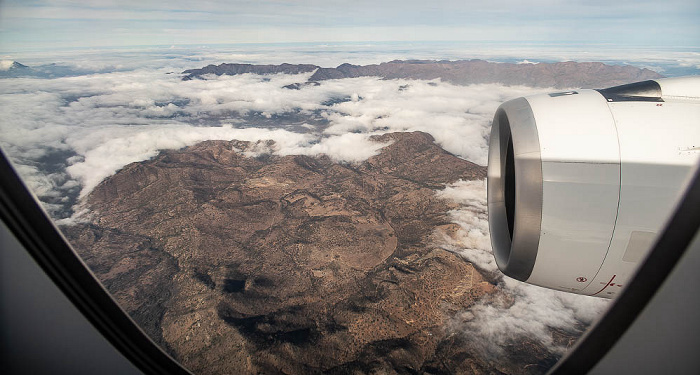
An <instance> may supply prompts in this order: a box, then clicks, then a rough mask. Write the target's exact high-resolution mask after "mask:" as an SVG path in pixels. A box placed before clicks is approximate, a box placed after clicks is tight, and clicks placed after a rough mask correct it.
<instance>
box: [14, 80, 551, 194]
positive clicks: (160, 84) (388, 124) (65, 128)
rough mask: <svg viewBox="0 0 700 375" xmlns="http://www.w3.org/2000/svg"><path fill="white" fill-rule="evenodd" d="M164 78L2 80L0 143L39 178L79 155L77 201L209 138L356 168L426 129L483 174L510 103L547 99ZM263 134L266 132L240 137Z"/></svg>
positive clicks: (504, 92) (70, 173) (451, 89)
mask: <svg viewBox="0 0 700 375" xmlns="http://www.w3.org/2000/svg"><path fill="white" fill-rule="evenodd" d="M167 72H168V70H167V69H163V68H161V69H151V68H143V69H137V70H131V71H123V72H114V73H103V74H91V75H85V76H77V77H65V78H56V79H32V78H17V79H7V80H4V82H3V85H2V86H1V87H0V115H2V118H3V122H2V123H0V132H1V133H2V136H1V137H0V144H1V145H2V147H3V148H4V149H5V150H6V151H7V152H8V153H9V154H10V155H11V156H12V157H13V159H14V160H15V162H17V163H19V164H24V165H30V166H34V167H37V166H38V164H37V163H39V160H40V159H41V158H42V157H48V156H50V157H54V156H52V155H54V154H55V153H56V152H57V151H63V152H66V153H68V154H67V155H68V156H67V157H70V156H73V155H77V156H78V159H71V161H70V163H69V162H68V161H64V162H63V164H65V165H64V169H65V171H64V172H63V174H64V175H65V176H64V177H65V178H68V179H71V178H72V180H73V181H74V182H75V181H79V182H80V183H81V185H82V190H81V196H84V195H85V194H87V193H88V192H89V191H90V190H91V189H92V188H94V187H95V186H96V185H97V184H98V183H99V182H100V181H101V180H102V179H104V178H105V177H107V176H109V175H111V174H113V173H114V172H115V171H117V170H118V169H120V168H122V167H123V166H125V165H126V164H128V163H131V162H136V161H141V160H145V159H147V158H150V157H153V156H154V155H156V154H157V152H158V151H159V150H162V149H176V148H181V147H185V146H188V145H191V144H194V143H196V142H199V141H202V140H205V139H233V138H237V139H241V140H251V141H254V140H261V139H268V138H269V139H274V140H275V141H276V142H278V149H277V150H276V151H275V152H276V153H277V154H279V155H289V154H293V153H296V154H308V155H316V154H319V153H325V154H328V155H330V156H331V157H332V158H334V159H335V160H340V161H346V162H359V161H362V160H364V159H366V158H368V157H370V156H372V155H374V154H376V153H377V152H378V149H379V148H381V147H382V145H379V144H375V143H373V142H370V141H369V140H368V137H369V136H370V135H372V134H379V133H385V132H392V131H415V130H420V131H424V132H428V133H430V134H432V135H433V136H434V137H435V139H436V140H437V142H438V143H439V144H441V145H442V146H443V147H444V148H445V149H446V150H448V151H450V152H452V153H454V154H456V155H459V156H461V157H464V158H466V159H469V160H472V161H474V162H476V163H479V164H485V163H486V150H487V138H488V132H489V129H488V128H489V124H490V121H491V117H492V116H493V112H494V111H495V109H496V107H497V106H498V105H499V104H500V103H501V102H502V101H504V100H506V99H508V98H511V97H516V96H521V95H525V94H529V93H532V92H534V91H541V89H537V90H535V89H531V88H526V87H504V86H500V85H474V86H466V87H465V86H454V85H451V84H447V83H442V82H440V81H431V82H427V81H413V80H381V79H378V78H374V77H364V78H356V79H342V80H330V81H323V82H321V83H320V85H317V86H314V85H306V86H302V87H301V88H300V89H299V90H291V89H287V88H284V86H286V85H289V84H293V83H298V82H305V81H306V80H307V79H308V78H309V76H310V75H311V73H307V74H299V75H285V74H277V75H269V76H258V75H254V74H244V75H239V76H220V77H215V76H214V77H209V78H210V79H207V80H196V79H195V80H190V81H182V80H181V79H180V76H179V75H177V74H166V73H167ZM332 103H335V104H332ZM260 121H267V122H265V123H264V124H263V125H260ZM314 122H315V123H316V124H317V125H310V124H311V123H314ZM324 122H325V125H324ZM319 123H320V124H321V125H318V124H319ZM258 125H260V126H264V127H265V129H256V130H252V129H247V130H243V129H234V127H235V128H251V127H255V126H258ZM309 128H312V129H309ZM273 129H277V131H273ZM295 132H302V133H304V134H298V133H295ZM51 173H59V172H56V171H53V172H51ZM59 174H60V173H59ZM35 177H36V176H34V177H32V178H31V181H34V182H31V183H30V184H32V186H33V187H34V188H36V189H38V190H37V191H40V192H41V193H40V195H42V196H49V195H55V194H56V192H58V191H61V189H67V188H65V187H63V185H56V186H55V191H54V192H50V191H49V190H50V189H48V187H50V186H52V185H47V184H46V182H45V181H43V182H42V181H40V180H39V179H37V178H35Z"/></svg>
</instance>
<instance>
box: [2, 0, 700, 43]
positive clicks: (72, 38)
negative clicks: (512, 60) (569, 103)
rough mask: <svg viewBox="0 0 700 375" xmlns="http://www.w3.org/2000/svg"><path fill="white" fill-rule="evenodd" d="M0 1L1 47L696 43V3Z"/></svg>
mask: <svg viewBox="0 0 700 375" xmlns="http://www.w3.org/2000/svg"><path fill="white" fill-rule="evenodd" d="M526 3H527V4H526ZM0 4H1V8H0V30H1V31H0V32H1V34H0V49H1V50H2V51H4V52H13V51H20V50H27V49H31V50H41V49H56V48H59V49H60V48H70V47H109V46H134V45H184V44H218V43H251V42H252V43H283V42H347V41H470V42H475V41H479V42H480V41H486V42H489V41H497V42H523V41H534V42H555V43H564V44H579V43H596V44H597V43H605V44H625V45H630V44H634V45H640V46H666V47H668V46H672V47H696V48H697V47H698V46H699V45H700V43H699V39H700V26H699V25H700V22H699V21H700V2H698V1H697V0H664V1H651V0H634V1H627V0H616V1H607V0H606V1H602V0H579V1H565V0H535V1H530V2H523V1H519V0H489V1H484V0H478V1H473V0H466V1H464V0H463V1H457V0H434V1H425V0H389V1H375V0H355V1H347V0H343V1H337V0H323V1H316V0H311V1H303V0H302V1H291V0H272V1H269V0H265V1H216V0H212V1H206V0H200V1H183V0H170V1H148V0H92V1H72V0H6V1H2V2H0Z"/></svg>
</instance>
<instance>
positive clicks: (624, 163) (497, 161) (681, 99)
mask: <svg viewBox="0 0 700 375" xmlns="http://www.w3.org/2000/svg"><path fill="white" fill-rule="evenodd" d="M699 156H700V77H683V78H670V79H660V80H655V81H645V82H639V83H634V84H630V85H624V86H618V87H613V88H609V89H604V90H576V91H569V92H562V93H555V94H543V95H535V96H531V97H527V98H519V99H515V100H511V101H509V102H506V103H504V104H503V105H501V106H500V107H499V109H498V110H497V112H496V115H495V117H494V121H493V127H492V130H491V139H490V149H489V166H488V207H489V227H490V231H491V242H492V245H493V252H494V256H495V258H496V263H497V264H498V267H499V268H500V269H501V271H503V273H505V274H506V275H508V276H511V277H513V278H515V279H518V280H521V281H525V282H528V283H531V284H536V285H540V286H544V287H548V288H552V289H558V290H563V291H567V292H573V293H579V294H587V295H595V296H600V297H608V298H612V297H614V296H615V295H616V294H618V293H619V292H620V291H621V290H622V288H623V287H624V286H625V284H626V283H627V281H628V280H629V278H630V277H631V276H632V274H633V273H634V271H635V270H636V266H637V264H638V263H639V262H640V260H642V259H643V258H644V257H645V255H646V254H647V252H648V250H649V249H650V248H651V246H652V245H653V243H654V240H655V238H656V234H657V233H658V232H659V231H660V229H661V226H662V224H663V223H664V221H665V219H666V218H667V216H668V215H669V214H670V213H671V209H672V208H673V206H674V204H675V202H676V200H677V199H678V197H679V195H680V194H681V193H682V191H683V188H684V186H685V184H686V180H687V178H689V172H690V170H691V169H692V167H693V166H694V165H695V163H696V162H697V161H698V157H699ZM698 209H699V210H700V207H699V208H698Z"/></svg>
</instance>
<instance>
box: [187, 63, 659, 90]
mask: <svg viewBox="0 0 700 375" xmlns="http://www.w3.org/2000/svg"><path fill="white" fill-rule="evenodd" d="M314 70H315V72H314V74H313V75H312V76H311V77H310V78H309V82H305V83H299V84H295V85H290V86H289V88H299V87H300V86H299V85H300V84H317V83H318V81H323V80H328V79H341V78H355V77H381V78H384V79H397V78H402V79H428V80H430V79H438V78H439V79H441V80H442V81H444V82H449V83H452V84H455V85H470V84H478V83H501V84H504V85H508V86H512V85H524V86H530V87H556V88H605V87H610V86H617V85H622V84H626V83H631V82H637V81H644V80H649V79H656V78H662V77H663V76H661V75H660V74H658V73H656V72H654V71H652V70H649V69H640V68H636V67H633V66H630V65H607V64H604V63H600V62H573V61H566V62H557V63H539V64H513V63H496V62H489V61H484V60H458V61H447V60H443V61H435V60H406V61H402V60H395V61H390V62H385V63H381V64H372V65H352V64H347V63H346V64H342V65H339V66H338V67H336V68H322V67H319V66H315V65H309V64H302V65H293V64H281V65H251V64H220V65H208V66H206V67H204V68H201V69H190V70H186V71H184V72H182V73H183V74H185V76H184V77H183V80H190V79H193V78H202V76H203V75H205V74H215V75H236V74H243V73H255V74H273V73H288V74H298V73H308V72H312V71H314Z"/></svg>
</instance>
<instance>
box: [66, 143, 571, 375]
mask: <svg viewBox="0 0 700 375" xmlns="http://www.w3.org/2000/svg"><path fill="white" fill-rule="evenodd" d="M373 139H374V140H375V141H377V142H381V143H384V144H387V145H386V146H385V147H384V148H382V149H381V151H380V153H379V154H378V155H376V156H373V157H371V158H369V159H368V160H367V161H365V162H363V163H360V164H342V163H337V162H334V161H333V160H331V159H330V158H328V157H326V156H318V157H309V156H300V155H292V156H284V157H279V156H274V155H270V154H260V155H258V156H257V157H247V156H245V155H244V154H243V152H244V151H246V150H252V149H256V150H260V149H265V148H274V143H272V142H262V143H257V144H252V143H249V142H239V141H207V142H203V143H200V144H198V145H195V146H192V147H189V148H186V149H183V150H179V151H165V152H162V153H161V154H160V155H158V156H157V157H155V158H154V159H152V160H149V161H145V162H141V163H133V164H130V165H128V166H126V167H124V168H123V169H122V170H121V171H119V172H118V173H117V174H116V175H114V176H112V177H110V178H108V179H106V180H105V181H103V182H102V183H101V184H100V185H99V186H98V187H97V188H95V189H94V190H93V192H92V193H90V195H89V196H88V197H87V200H86V203H85V205H86V208H88V209H89V210H90V211H91V212H92V213H91V219H90V222H89V223H83V224H79V225H75V226H69V227H65V228H64V231H65V233H66V235H67V237H68V238H69V240H70V241H71V242H72V244H73V245H74V246H75V248H76V249H77V251H78V252H79V253H80V254H81V255H82V256H83V258H84V259H85V261H86V262H87V263H88V264H89V265H90V266H91V268H92V269H93V271H94V272H95V273H96V275H97V276H98V277H99V278H100V279H101V280H102V281H103V283H104V284H105V285H106V286H107V288H108V289H109V290H110V291H111V292H112V293H113V295H114V296H115V298H116V299H117V300H118V301H119V302H120V303H121V304H122V306H124V308H125V309H126V310H127V311H128V312H129V313H130V314H131V315H132V316H133V317H134V319H136V320H137V321H138V322H139V323H140V324H141V325H142V326H143V327H144V329H145V330H146V331H147V332H148V333H149V334H150V335H151V336H152V337H154V339H155V340H157V341H158V342H159V343H160V344H161V345H163V346H164V347H165V348H167V349H168V350H169V351H170V352H171V353H172V354H173V355H174V356H175V357H176V358H178V359H179V360H180V361H182V362H183V363H184V364H185V365H186V366H187V367H189V368H190V369H191V370H193V371H194V372H195V373H198V374H224V373H287V374H308V373H330V374H347V373H357V372H359V373H372V372H374V373H377V372H379V373H413V372H417V373H429V374H446V373H454V372H455V371H456V372H469V373H476V374H489V373H495V372H497V373H506V374H515V373H532V374H535V373H541V372H542V368H548V366H549V365H551V364H552V363H553V362H554V361H556V359H557V356H556V355H554V354H552V353H550V352H549V351H548V350H547V349H546V348H544V347H542V346H541V344H538V343H535V342H530V341H528V340H524V341H522V342H520V343H519V344H518V345H517V346H513V347H512V348H508V349H507V350H508V351H510V354H509V355H508V356H505V357H504V358H503V359H501V360H499V361H498V362H497V363H493V362H491V361H490V359H489V358H484V357H482V356H480V355H479V349H478V348H475V347H473V345H472V344H469V343H467V342H466V341H464V340H462V339H460V337H461V336H460V335H454V332H452V331H450V328H449V325H448V322H449V320H450V319H451V317H452V316H453V315H454V314H456V313H457V312H459V311H463V310H464V309H466V308H468V307H469V306H470V305H472V304H473V303H475V301H477V300H479V299H480V298H484V297H485V296H489V295H492V294H494V293H497V290H496V288H495V287H494V285H493V280H491V279H490V278H489V276H488V275H486V276H484V275H482V274H481V273H480V272H479V271H478V270H477V269H475V268H474V266H472V265H471V264H470V263H468V262H465V261H464V260H463V259H461V258H460V257H459V256H457V255H455V254H453V253H450V252H448V251H445V250H443V249H441V248H439V247H437V246H435V244H434V243H433V242H432V240H431V238H432V237H431V236H432V235H433V233H435V231H442V233H446V234H448V235H449V233H452V232H455V231H456V227H455V226H456V224H452V223H450V221H449V220H448V217H447V212H448V211H449V210H450V209H453V208H455V207H456V206H455V204H454V203H451V202H449V201H445V200H443V199H440V198H438V197H437V195H436V189H441V188H443V187H444V186H445V185H446V184H449V183H452V182H455V181H457V180H460V179H462V180H472V179H483V178H484V177H485V168H484V167H482V166H478V165H476V164H473V163H470V162H468V161H465V160H463V159H460V158H457V157H455V156H454V155H451V154H449V153H448V152H446V151H444V150H442V149H441V148H440V147H439V146H437V145H436V144H435V143H434V141H433V139H432V137H431V136H430V135H428V134H425V133H420V132H414V133H390V134H384V135H381V136H375V137H374V138H373ZM564 336H566V334H564ZM523 358H526V361H527V363H526V364H528V365H529V366H528V367H527V368H526V370H523V366H524V362H523V361H524V359H523ZM533 363H534V364H535V365H534V366H533Z"/></svg>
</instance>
